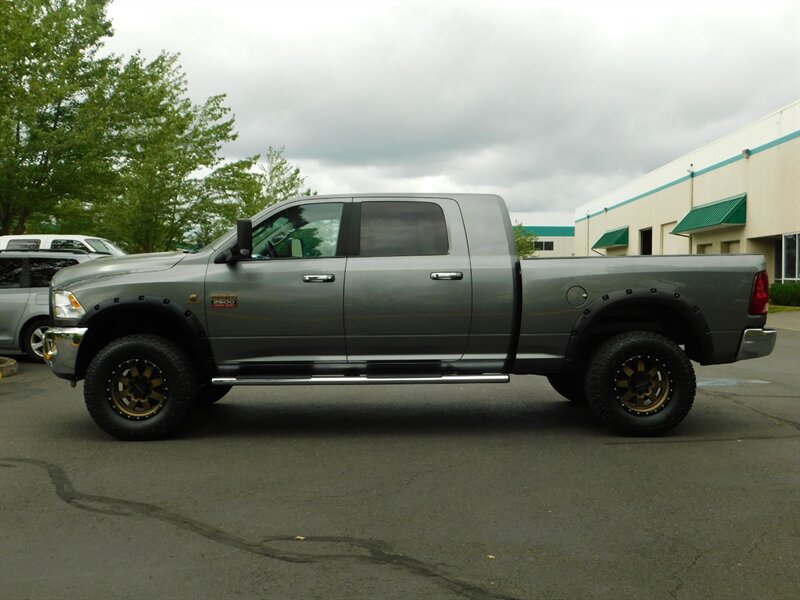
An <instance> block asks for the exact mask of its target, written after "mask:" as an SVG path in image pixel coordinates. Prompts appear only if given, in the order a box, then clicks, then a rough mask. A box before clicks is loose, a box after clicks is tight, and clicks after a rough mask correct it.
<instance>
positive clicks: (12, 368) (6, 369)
mask: <svg viewBox="0 0 800 600" xmlns="http://www.w3.org/2000/svg"><path fill="white" fill-rule="evenodd" d="M17 372H19V365H18V364H17V361H15V360H14V359H12V358H4V357H2V356H0V379H3V378H4V377H11V376H12V375H16V374H17Z"/></svg>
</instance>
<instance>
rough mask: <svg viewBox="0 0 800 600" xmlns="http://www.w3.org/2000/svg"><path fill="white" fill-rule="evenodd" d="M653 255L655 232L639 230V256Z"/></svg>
mask: <svg viewBox="0 0 800 600" xmlns="http://www.w3.org/2000/svg"><path fill="white" fill-rule="evenodd" d="M652 253H653V230H652V229H640V230H639V254H641V255H642V256H650V255H651V254H652Z"/></svg>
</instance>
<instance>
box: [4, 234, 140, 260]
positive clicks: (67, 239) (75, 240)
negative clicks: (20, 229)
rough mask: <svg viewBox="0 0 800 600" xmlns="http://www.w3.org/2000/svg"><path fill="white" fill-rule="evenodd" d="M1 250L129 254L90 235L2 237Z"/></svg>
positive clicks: (110, 243) (108, 242) (106, 241)
mask: <svg viewBox="0 0 800 600" xmlns="http://www.w3.org/2000/svg"><path fill="white" fill-rule="evenodd" d="M0 250H59V251H63V250H78V251H82V252H87V253H89V254H104V255H111V256H123V255H124V254H127V253H126V252H124V251H123V250H120V249H119V248H118V247H117V246H116V245H115V244H114V243H113V242H110V241H108V240H104V239H103V238H99V237H92V236H89V235H65V234H60V233H59V234H40V233H33V234H25V235H0Z"/></svg>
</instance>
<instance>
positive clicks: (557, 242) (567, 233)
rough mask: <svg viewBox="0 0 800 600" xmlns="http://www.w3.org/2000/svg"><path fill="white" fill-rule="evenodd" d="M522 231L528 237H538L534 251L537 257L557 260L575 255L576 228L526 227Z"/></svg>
mask: <svg viewBox="0 0 800 600" xmlns="http://www.w3.org/2000/svg"><path fill="white" fill-rule="evenodd" d="M522 231H523V232H524V233H526V234H527V235H535V236H536V241H535V242H534V249H535V250H536V256H537V257H541V258H555V257H562V256H574V254H575V228H574V227H556V226H547V225H525V226H523V227H522Z"/></svg>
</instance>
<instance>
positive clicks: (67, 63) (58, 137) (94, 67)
mask: <svg viewBox="0 0 800 600" xmlns="http://www.w3.org/2000/svg"><path fill="white" fill-rule="evenodd" d="M110 32H111V26H110V23H109V22H108V21H107V20H106V18H105V2H103V1H97V0H72V1H68V0H50V1H49V2H45V1H44V0H38V1H37V0H19V1H15V2H2V3H0V40H2V43H0V234H3V233H23V232H24V230H25V224H26V221H27V220H28V218H30V217H31V215H33V214H34V213H39V214H47V213H49V214H52V213H55V212H57V210H58V208H59V205H60V204H61V203H62V202H70V201H74V200H76V199H81V200H88V201H91V200H93V199H94V198H96V197H97V196H98V194H100V193H101V190H102V189H103V188H104V187H105V186H106V185H107V184H108V183H109V182H110V181H111V180H112V179H113V175H114V173H113V164H112V161H111V154H112V153H113V151H112V146H111V144H110V142H111V141H112V140H111V139H110V138H109V136H108V135H107V124H108V122H109V120H110V119H112V118H113V115H111V114H110V111H111V109H112V107H107V106H106V105H105V103H104V102H103V101H102V100H103V99H102V96H103V93H104V91H105V89H106V88H107V84H108V81H109V72H110V71H111V70H112V67H113V62H114V61H113V59H109V58H107V59H98V58H97V57H96V56H95V53H96V52H97V50H98V49H99V48H100V46H101V43H102V42H101V40H102V38H103V37H105V36H107V35H109V34H110Z"/></svg>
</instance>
